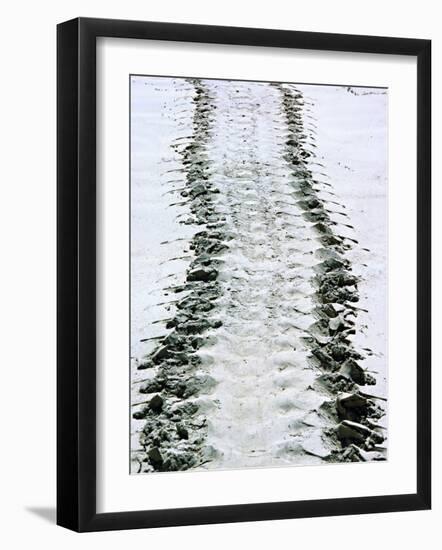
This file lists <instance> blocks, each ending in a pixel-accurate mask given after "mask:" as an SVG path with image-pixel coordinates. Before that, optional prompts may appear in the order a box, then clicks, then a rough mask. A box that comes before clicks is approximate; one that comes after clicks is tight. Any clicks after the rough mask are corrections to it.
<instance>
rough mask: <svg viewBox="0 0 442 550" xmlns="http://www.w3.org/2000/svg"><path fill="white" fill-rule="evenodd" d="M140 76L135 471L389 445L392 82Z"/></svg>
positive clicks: (380, 450) (316, 460)
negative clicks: (386, 84) (374, 84)
mask: <svg viewBox="0 0 442 550" xmlns="http://www.w3.org/2000/svg"><path fill="white" fill-rule="evenodd" d="M129 87H130V140H129V141H130V258H129V259H128V261H130V319H131V322H130V352H129V351H128V354H129V353H130V395H131V400H130V411H128V414H129V415H130V431H131V437H130V472H131V473H132V474H153V473H160V472H177V471H183V472H184V471H189V470H190V471H203V470H208V471H212V470H229V469H245V468H271V467H278V466H280V467H288V466H293V467H295V466H321V465H328V464H342V463H347V462H359V463H361V468H363V465H362V464H363V463H369V462H372V461H383V460H387V458H388V432H387V424H388V422H387V420H388V392H387V386H388V356H387V346H388V334H387V299H388V296H387V276H388V273H387V261H388V257H387V222H388V220H387V193H388V170H387V168H388V156H387V140H388V89H386V88H370V87H356V86H351V85H346V86H342V85H333V84H321V85H320V84H304V83H282V82H252V81H238V80H216V79H204V78H190V77H189V78H182V77H164V76H148V75H131V76H130V78H129ZM180 475H181V474H180ZM182 475H184V474H182Z"/></svg>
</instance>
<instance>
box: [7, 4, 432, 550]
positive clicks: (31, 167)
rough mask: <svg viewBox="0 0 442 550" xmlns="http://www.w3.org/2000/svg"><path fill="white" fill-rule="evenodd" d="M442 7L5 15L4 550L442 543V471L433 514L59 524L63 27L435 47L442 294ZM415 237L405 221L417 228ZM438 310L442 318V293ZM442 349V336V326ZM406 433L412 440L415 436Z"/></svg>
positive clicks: (103, 9) (71, 8) (119, 7)
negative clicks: (116, 23) (137, 27)
mask: <svg viewBox="0 0 442 550" xmlns="http://www.w3.org/2000/svg"><path fill="white" fill-rule="evenodd" d="M438 4H439V3H438V2H435V1H434V2H432V1H431V0H421V1H420V2H419V3H416V2H411V1H409V0H403V1H402V2H401V3H400V9H399V11H398V8H399V4H398V3H396V2H391V3H387V2H385V0H370V1H369V2H365V3H364V4H361V3H357V2H355V1H354V0H352V1H348V0H334V1H332V2H330V1H329V0H315V1H314V2H313V1H312V2H303V3H300V2H289V1H287V0H285V1H284V0H272V2H262V3H261V4H259V3H258V2H257V1H256V0H243V2H239V1H238V0H223V1H222V2H209V1H207V0H186V1H183V0H163V1H162V2H136V1H134V0H124V1H122V0H118V1H116V0H107V1H104V0H89V1H85V0H76V1H75V2H74V1H73V0H66V1H64V2H58V3H55V2H49V1H45V0H40V1H39V2H30V1H24V2H16V3H14V4H12V3H8V4H7V5H5V6H4V7H3V10H2V23H3V24H2V32H1V34H0V40H1V43H2V44H1V50H0V51H1V55H2V64H1V66H2V84H1V86H0V94H1V101H0V109H1V111H0V130H1V140H2V143H1V145H2V147H1V150H2V153H3V154H2V161H1V163H0V173H1V176H0V182H1V183H0V185H1V188H0V189H1V200H0V225H1V231H0V235H1V241H0V242H1V248H0V250H1V259H2V269H1V270H0V312H1V313H0V323H1V326H0V335H1V337H0V342H1V346H0V357H1V359H0V365H1V372H2V384H1V390H0V391H1V394H0V395H1V397H0V408H1V416H0V418H1V432H0V433H1V441H2V446H1V447H2V450H1V453H0V480H1V481H0V506H1V510H0V514H1V515H0V518H1V525H2V528H1V529H0V541H1V543H3V545H4V547H5V548H8V549H9V548H11V549H15V548H23V547H25V545H33V546H35V544H38V546H43V545H44V547H45V548H48V549H52V548H59V547H63V548H65V549H70V548H75V547H77V546H78V545H79V544H81V545H82V547H83V548H85V549H88V548H95V547H96V545H100V546H106V548H107V549H108V550H112V549H113V548H121V546H122V545H124V546H125V547H128V548H129V547H130V548H138V547H141V546H143V547H144V548H155V547H159V548H173V547H174V546H179V547H180V548H183V549H187V548H192V549H198V548H206V547H208V546H210V548H211V549H217V548H225V547H229V546H230V547H233V548H240V547H245V546H247V547H249V546H252V547H256V548H269V547H277V546H278V545H288V546H291V547H296V546H298V547H299V546H300V545H308V546H309V547H310V548H313V549H316V548H321V547H325V546H326V547H327V548H328V550H332V549H335V548H336V549H337V548H342V547H344V548H345V547H348V546H350V545H351V546H353V545H358V547H359V548H360V549H361V550H362V549H368V548H370V549H372V548H374V547H377V548H389V547H391V546H394V547H395V548H397V547H401V548H403V549H407V548H415V547H417V546H424V547H425V545H429V546H430V547H435V544H434V543H432V541H433V540H435V541H436V540H438V539H440V522H441V521H442V498H441V475H440V468H436V467H435V468H434V472H433V475H434V478H433V479H434V483H433V486H434V493H435V494H434V506H433V508H434V509H433V511H431V512H411V513H400V514H385V515H382V514H380V515H374V516H349V517H342V518H323V519H305V520H291V521H278V522H263V523H248V524H237V525H221V526H204V527H201V526H199V527H181V528H172V529H160V530H151V531H147V530H143V531H132V532H115V533H104V534H95V533H94V534H84V535H76V534H74V533H71V532H68V531H66V530H64V529H61V528H59V527H56V526H55V525H54V518H55V511H54V506H55V437H54V435H55V92H56V89H55V25H56V23H58V22H61V21H64V20H66V19H70V18H73V17H77V16H80V15H81V16H88V17H109V18H121V19H142V20H157V21H174V22H183V23H201V24H220V25H234V26H252V27H268V28H285V29H295V30H308V31H323V32H341V33H357V34H375V35H389V36H409V37H418V38H431V39H433V82H434V86H433V97H434V103H433V128H434V131H433V151H434V169H433V181H434V195H433V211H434V218H435V219H434V229H433V231H434V235H435V238H434V243H435V244H434V246H433V249H434V267H435V273H434V276H433V277H434V280H435V281H436V280H437V279H439V280H440V277H441V269H440V268H441V254H440V249H441V247H440V241H439V242H438V240H437V239H436V236H439V235H440V233H441V230H442V227H441V220H440V216H439V212H438V211H439V208H440V206H441V190H440V185H438V183H439V182H440V179H441V175H442V174H441V160H440V156H439V154H436V153H439V152H440V150H441V148H442V140H441V137H442V136H441V124H440V122H441V100H440V98H441V97H442V70H441V62H442V37H441V34H440V30H441V29H440V21H441V15H440V13H438ZM404 223H405V220H404ZM434 287H435V288H434V298H435V305H434V311H437V310H438V306H439V307H440V306H442V303H441V292H440V287H439V288H438V287H437V286H436V285H434ZM433 322H434V330H433V334H434V339H435V340H436V337H437V336H439V335H440V333H441V323H440V317H439V316H435V318H434V321H433ZM434 347H435V349H434V361H433V365H434V368H433V371H434V378H433V388H434V392H433V393H434V426H435V428H434V436H433V437H434V439H433V441H434V457H433V460H434V464H435V465H439V464H441V459H442V452H441V451H442V445H441V444H442V437H441V433H442V430H441V425H440V422H441V416H442V415H441V411H442V407H441V400H440V397H439V391H438V389H439V388H440V387H441V381H442V376H441V373H440V370H439V369H438V367H439V365H440V360H441V354H440V350H439V346H438V343H437V342H436V345H435V346H434ZM404 429H406V426H404Z"/></svg>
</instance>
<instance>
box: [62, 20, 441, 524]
mask: <svg viewBox="0 0 442 550" xmlns="http://www.w3.org/2000/svg"><path fill="white" fill-rule="evenodd" d="M97 37H117V38H134V39H147V40H149V39H150V40H168V41H184V42H198V43H212V44H214V43H217V44H230V45H248V46H270V47H274V48H278V47H284V48H301V49H309V50H325V51H337V52H343V51H344V52H358V53H377V54H397V55H405V56H415V57H416V58H417V174H416V178H417V357H416V369H417V393H416V399H417V434H416V437H417V471H416V476H417V477H416V479H417V491H416V493H415V494H398V495H385V496H373V497H361V498H338V499H326V500H308V501H293V502H273V503H259V504H241V505H225V506H209V507H198V508H180V509H167V510H140V511H131V512H116V513H97V512H96V477H97V467H96V435H97V430H96V323H97V314H96V293H97V287H96V253H97V247H96V239H95V235H96V206H97V204H96V201H97V196H96V39H97ZM57 47H58V59H57V72H58V75H57V94H58V99H57V120H58V121H57V141H58V146H57V161H58V162H57V164H58V167H57V181H58V191H57V194H58V198H57V211H58V215H57V226H58V240H57V256H58V259H57V326H58V335H57V347H58V351H57V364H58V367H57V415H58V420H57V437H58V442H57V465H58V466H57V523H58V524H59V525H61V526H64V527H66V528H69V529H72V530H75V531H79V532H83V531H104V530H111V529H135V528H146V527H162V526H175V525H196V524H209V523H224V522H242V521H258V520H275V519H285V518H302V517H318V516H326V515H336V516H337V515H345V514H367V513H375V512H377V513H379V512H396V511H409V510H425V509H429V508H430V506H431V418H430V411H431V380H430V360H431V351H430V350H431V341H430V339H431V330H430V329H431V327H430V323H431V312H430V299H431V290H430V288H431V280H430V277H431V271H430V269H431V258H430V246H431V240H430V238H431V236H430V226H431V206H430V201H431V188H430V179H431V174H430V165H431V41H429V40H417V39H409V38H389V37H376V36H354V35H338V34H324V33H314V32H296V31H284V30H263V29H254V28H235V27H219V26H202V25H188V24H172V23H159V22H140V21H121V20H108V19H89V18H79V19H74V20H71V21H67V22H64V23H61V24H60V25H58V28H57Z"/></svg>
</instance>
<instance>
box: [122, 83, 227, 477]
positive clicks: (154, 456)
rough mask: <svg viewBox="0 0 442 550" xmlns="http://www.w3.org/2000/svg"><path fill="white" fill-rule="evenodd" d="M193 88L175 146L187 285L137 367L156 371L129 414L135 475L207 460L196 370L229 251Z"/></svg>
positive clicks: (208, 382)
mask: <svg viewBox="0 0 442 550" xmlns="http://www.w3.org/2000/svg"><path fill="white" fill-rule="evenodd" d="M188 83H189V84H191V86H192V87H193V91H194V93H193V98H192V101H193V103H194V106H193V113H194V114H193V131H192V135H191V136H190V137H189V138H188V139H184V140H183V139H179V140H177V142H176V143H175V144H173V148H174V149H175V150H176V152H177V153H178V155H179V156H180V157H181V164H182V166H183V169H182V170H183V172H184V176H185V185H184V187H183V188H182V189H181V190H179V191H178V193H179V195H180V197H181V199H182V200H183V202H184V203H187V204H188V207H189V213H188V214H186V216H187V217H185V219H180V220H179V223H181V224H185V225H193V226H196V227H197V231H196V232H195V234H194V236H193V238H192V240H191V242H190V246H189V248H190V250H191V251H192V254H193V259H192V261H191V262H190V264H189V267H188V269H187V272H186V280H185V283H184V284H181V285H175V286H172V287H168V288H167V290H168V291H172V292H173V293H175V295H176V296H177V298H176V300H175V311H176V313H175V315H174V316H173V317H172V318H170V319H168V320H165V328H166V329H169V330H170V332H169V333H168V334H167V336H165V337H163V338H160V339H159V342H158V345H157V347H156V348H155V349H154V350H153V352H152V353H151V354H149V355H148V356H147V357H146V358H145V360H144V361H143V362H142V363H141V364H140V365H139V366H138V369H140V370H144V369H149V368H155V372H156V374H155V376H154V377H152V378H151V379H150V380H149V381H148V382H147V383H146V384H144V385H142V386H141V387H140V388H139V392H140V393H141V394H145V395H147V399H146V404H145V406H144V407H142V408H141V409H139V410H137V411H135V412H134V413H133V418H134V419H136V420H144V426H143V429H142V433H141V435H140V444H141V447H142V449H143V451H144V452H143V453H138V462H139V465H140V466H139V471H140V472H148V471H176V470H185V469H188V468H191V467H196V466H198V464H199V463H200V462H202V461H204V453H203V451H204V449H203V445H202V442H203V439H204V435H205V431H206V419H205V417H204V416H202V415H201V414H200V405H199V403H198V394H199V393H200V392H201V391H207V390H209V389H210V388H211V387H212V386H213V384H214V382H213V379H212V378H211V377H210V375H209V374H208V373H206V372H204V371H202V370H201V369H200V367H201V361H200V359H199V357H198V355H197V351H198V350H199V349H200V348H201V347H202V346H203V345H204V343H205V341H206V339H207V338H208V337H209V333H210V330H213V329H215V328H217V327H218V326H220V324H221V322H220V321H219V319H217V318H216V313H215V312H214V309H215V304H214V301H215V300H216V298H218V297H219V295H220V289H219V284H218V282H217V277H218V270H217V265H218V261H217V259H216V256H217V255H218V254H220V253H222V251H223V250H224V249H225V248H227V245H226V244H225V242H224V238H223V233H222V227H223V216H222V215H220V213H219V212H217V209H216V205H215V203H214V200H213V198H214V196H216V194H217V193H218V192H219V191H218V189H216V188H215V187H214V186H213V184H212V183H211V181H210V179H211V169H210V166H209V161H208V158H207V152H206V148H207V143H208V141H209V139H210V133H211V125H212V120H213V109H212V97H211V95H210V94H209V92H208V90H207V88H206V87H205V86H204V84H203V83H201V82H199V81H197V80H188Z"/></svg>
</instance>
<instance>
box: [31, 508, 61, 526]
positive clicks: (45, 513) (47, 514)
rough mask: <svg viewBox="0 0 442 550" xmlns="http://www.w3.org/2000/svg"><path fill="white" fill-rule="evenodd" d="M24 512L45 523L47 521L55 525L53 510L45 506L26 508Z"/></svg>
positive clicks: (54, 511)
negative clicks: (37, 517)
mask: <svg viewBox="0 0 442 550" xmlns="http://www.w3.org/2000/svg"><path fill="white" fill-rule="evenodd" d="M26 510H27V511H28V512H30V513H31V514H34V515H36V516H39V517H40V518H42V519H44V520H46V521H49V523H55V519H56V510H55V508H49V507H45V506H28V507H27V508H26Z"/></svg>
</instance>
